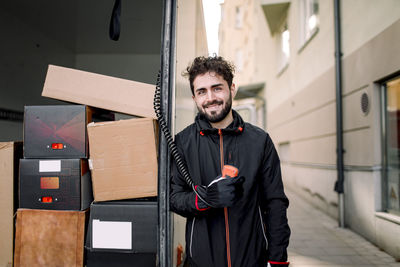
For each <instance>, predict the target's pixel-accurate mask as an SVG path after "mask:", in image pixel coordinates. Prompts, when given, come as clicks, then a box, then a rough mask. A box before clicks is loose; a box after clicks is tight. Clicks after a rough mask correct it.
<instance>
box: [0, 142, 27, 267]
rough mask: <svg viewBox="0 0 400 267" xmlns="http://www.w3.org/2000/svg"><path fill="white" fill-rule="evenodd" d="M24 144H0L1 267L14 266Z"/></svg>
mask: <svg viewBox="0 0 400 267" xmlns="http://www.w3.org/2000/svg"><path fill="white" fill-rule="evenodd" d="M20 158H22V142H0V211H1V216H0V266H2V267H3V266H12V264H13V247H14V245H13V242H14V213H15V212H16V210H17V208H18V193H17V192H18V185H17V181H18V162H19V159H20Z"/></svg>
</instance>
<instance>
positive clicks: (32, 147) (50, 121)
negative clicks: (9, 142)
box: [24, 105, 114, 159]
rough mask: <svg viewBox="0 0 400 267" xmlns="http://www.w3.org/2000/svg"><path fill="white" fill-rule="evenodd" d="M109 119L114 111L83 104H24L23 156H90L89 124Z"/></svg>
mask: <svg viewBox="0 0 400 267" xmlns="http://www.w3.org/2000/svg"><path fill="white" fill-rule="evenodd" d="M106 120H114V114H113V113H112V112H109V111H104V110H100V109H95V108H90V107H87V106H84V105H59V106H25V113H24V158H36V159H44V158H57V159H66V158H68V159H78V158H87V157H88V142H87V131H86V125H87V124H88V123H89V122H92V121H106Z"/></svg>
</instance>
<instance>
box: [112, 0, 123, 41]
mask: <svg viewBox="0 0 400 267" xmlns="http://www.w3.org/2000/svg"><path fill="white" fill-rule="evenodd" d="M120 17H121V0H115V3H114V8H113V11H112V14H111V21H110V32H109V34H110V39H111V40H114V41H118V39H119V34H120V32H121V22H120Z"/></svg>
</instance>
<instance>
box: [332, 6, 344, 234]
mask: <svg viewBox="0 0 400 267" xmlns="http://www.w3.org/2000/svg"><path fill="white" fill-rule="evenodd" d="M334 19H335V70H336V153H337V172H338V178H337V181H336V183H335V191H336V192H337V193H338V195H339V227H341V228H344V167H343V166H344V164H343V153H344V150H343V107H342V61H341V59H342V50H341V31H340V0H334Z"/></svg>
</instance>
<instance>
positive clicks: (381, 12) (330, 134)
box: [221, 0, 400, 258]
mask: <svg viewBox="0 0 400 267" xmlns="http://www.w3.org/2000/svg"><path fill="white" fill-rule="evenodd" d="M238 1H239V0H237V1H234V2H235V3H237V2H238ZM229 2H230V1H229ZM240 2H242V3H243V4H245V3H247V1H240ZM255 2H257V3H258V5H259V3H260V2H259V1H255ZM333 12H334V11H333V1H324V0H320V1H319V31H318V32H317V33H316V35H315V36H314V37H313V38H312V39H311V40H310V41H309V42H308V43H307V44H306V45H305V46H304V47H300V42H299V35H298V32H299V28H298V27H299V21H300V19H299V1H297V0H296V1H291V2H290V6H289V10H288V17H287V20H288V27H289V30H290V54H291V56H290V59H289V65H288V67H287V68H286V69H285V70H284V71H283V72H282V73H280V74H279V75H278V69H277V62H276V60H275V58H274V55H275V54H276V53H277V51H278V50H277V49H278V46H277V42H276V36H271V34H270V32H269V29H268V27H267V28H266V29H267V30H266V31H265V32H264V33H263V32H262V31H257V39H258V40H263V41H262V43H257V45H255V46H253V47H257V49H255V54H254V57H253V61H254V62H253V63H252V64H254V67H252V68H249V69H248V70H249V71H248V72H247V73H246V74H243V75H242V76H243V77H246V78H245V79H246V80H245V81H249V80H251V79H252V78H250V76H252V75H254V69H256V68H258V67H259V66H260V67H259V68H260V70H262V72H263V76H264V80H265V81H266V90H265V98H266V101H267V130H268V132H269V133H270V134H271V136H272V139H273V140H274V143H275V145H276V147H277V149H278V152H279V153H280V155H281V157H282V171H283V178H284V182H285V186H286V187H288V188H291V189H293V190H296V192H297V193H299V194H301V195H302V196H304V197H305V198H307V199H309V200H310V201H311V202H312V203H313V204H314V205H316V206H318V207H320V208H321V209H322V210H324V211H326V212H327V213H328V214H330V215H331V216H333V217H337V213H338V210H337V206H338V200H337V194H336V192H334V190H333V188H334V183H335V181H336V179H337V171H336V96H335V94H336V88H335V86H336V81H335V58H334V53H335V47H334V18H333ZM253 14H257V13H256V12H254V13H253ZM341 17H342V19H341V23H342V49H343V60H342V63H343V114H344V117H343V127H344V133H343V137H344V149H345V153H344V163H345V210H346V214H345V223H346V225H347V226H348V227H350V228H352V229H353V230H354V231H356V232H359V233H360V234H362V235H363V236H365V237H366V238H368V239H369V240H371V241H372V242H374V243H375V244H377V245H378V246H379V247H381V248H382V249H384V250H385V251H387V252H389V253H390V254H392V255H393V256H395V257H397V258H400V244H399V242H400V241H398V240H397V241H396V240H393V237H391V233H392V234H394V233H397V232H399V231H400V225H399V222H400V217H399V216H397V217H396V216H394V215H390V216H394V217H395V219H393V218H392V217H391V219H388V214H386V213H379V211H380V210H381V209H382V194H381V191H382V189H381V179H382V178H381V172H380V168H381V132H380V131H381V130H380V123H381V119H380V116H381V114H380V90H381V88H380V86H379V84H378V83H376V82H377V81H378V80H380V79H382V78H384V77H387V76H388V75H391V74H394V73H396V72H398V71H400V34H399V33H400V1H397V0H383V1H373V0H346V1H341ZM264 20H265V18H264ZM253 21H254V22H258V23H259V20H257V19H254V20H253ZM221 25H223V24H221ZM264 26H265V25H264ZM248 29H249V30H252V29H253V30H254V29H259V28H257V27H255V26H253V27H249V28H248ZM221 32H222V30H221ZM236 34H237V33H236ZM247 35H248V36H254V35H252V34H250V33H248V34H247ZM233 36H234V35H233V34H231V38H232V37H233ZM224 38H226V36H224ZM236 39H238V40H241V38H240V37H236ZM249 43H251V42H249ZM242 44H244V43H242ZM226 51H229V49H227V50H226ZM263 52H264V53H263ZM230 53H232V52H230ZM264 61H268V63H265V62H264ZM246 71H247V69H246ZM238 77H239V76H238ZM253 79H254V78H253ZM363 93H366V94H367V95H368V97H369V100H370V105H371V106H370V110H369V112H368V113H367V114H364V113H363V112H362V111H361V95H362V94H363ZM382 214H383V215H382ZM393 221H397V223H393Z"/></svg>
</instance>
